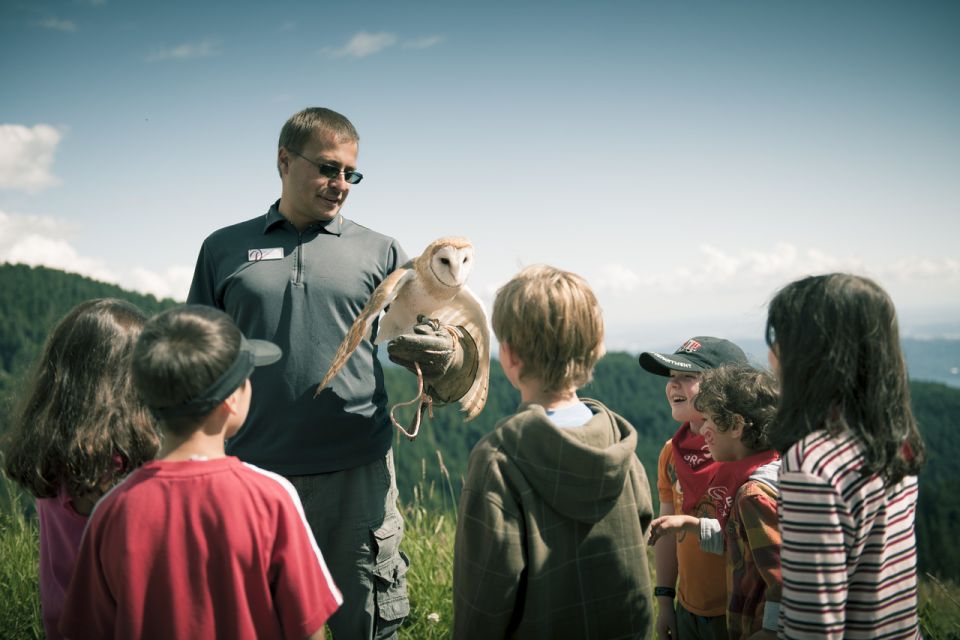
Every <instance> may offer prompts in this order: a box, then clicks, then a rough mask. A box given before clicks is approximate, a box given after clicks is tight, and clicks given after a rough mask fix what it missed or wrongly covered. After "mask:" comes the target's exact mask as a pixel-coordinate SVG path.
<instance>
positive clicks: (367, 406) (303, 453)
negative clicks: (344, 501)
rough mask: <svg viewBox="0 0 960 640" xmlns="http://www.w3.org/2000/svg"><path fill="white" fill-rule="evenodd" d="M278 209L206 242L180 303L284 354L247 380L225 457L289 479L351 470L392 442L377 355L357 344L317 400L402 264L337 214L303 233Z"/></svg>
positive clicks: (384, 240) (392, 245) (372, 235)
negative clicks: (221, 318) (334, 363)
mask: <svg viewBox="0 0 960 640" xmlns="http://www.w3.org/2000/svg"><path fill="white" fill-rule="evenodd" d="M279 202H280V201H279V200H278V201H277V202H276V203H274V205H273V206H272V207H270V210H269V211H267V213H266V214H265V215H261V216H257V217H256V218H254V219H253V220H248V221H246V222H241V223H239V224H235V225H232V226H229V227H224V228H223V229H220V230H218V231H215V232H214V233H213V234H211V235H210V236H209V237H208V238H207V239H206V240H205V241H204V242H203V246H202V247H201V248H200V256H199V258H198V259H197V268H196V271H195V272H194V275H193V283H192V284H191V285H190V294H189V295H188V296H187V302H189V303H193V304H207V305H211V306H214V307H217V308H218V309H223V310H224V311H226V312H227V313H228V314H229V315H230V316H231V317H232V318H233V319H234V320H235V321H236V323H237V325H238V326H239V327H240V330H241V331H243V333H244V335H245V336H247V337H248V338H262V339H266V340H270V341H272V342H275V343H276V344H278V345H279V346H280V348H281V349H283V358H281V359H280V361H279V362H277V363H276V364H273V365H270V366H266V367H258V368H257V369H256V371H255V372H254V373H253V376H252V377H251V381H252V382H253V400H252V402H251V405H250V415H249V417H248V418H247V421H246V423H245V424H244V426H243V428H242V429H241V430H240V432H239V433H238V434H237V435H236V436H234V437H233V438H231V439H230V441H229V442H228V443H227V452H228V453H230V454H231V455H236V456H238V457H239V458H240V459H241V460H244V461H246V462H250V463H252V464H255V465H257V466H260V467H263V468H265V469H269V470H271V471H275V472H277V473H281V474H283V475H288V476H293V475H309V474H315V473H325V472H329V471H339V470H342V469H352V468H354V467H357V466H360V465H363V464H367V463H369V462H372V461H373V460H376V459H377V458H379V457H382V456H383V455H384V454H385V453H386V452H387V450H388V449H389V448H390V443H391V439H392V435H393V433H392V430H391V428H390V422H389V418H388V415H387V408H386V404H387V396H386V391H385V389H384V385H383V372H382V370H381V368H380V363H379V362H378V361H377V356H376V352H377V350H376V347H374V345H373V344H372V343H371V342H370V341H367V340H363V341H361V343H360V346H359V347H358V348H357V350H356V351H355V352H354V353H353V355H352V356H351V358H350V359H349V360H348V361H347V363H346V365H345V366H344V368H343V369H341V371H340V373H338V374H337V377H336V378H335V379H334V381H333V383H332V384H331V386H330V387H328V388H327V389H325V390H324V391H323V392H322V393H321V394H320V396H318V397H316V398H315V397H314V392H315V391H316V388H317V385H318V384H319V382H320V379H321V378H322V377H323V374H324V373H326V370H327V367H328V365H329V364H330V362H331V360H333V356H334V353H336V350H337V347H338V346H339V345H340V341H341V340H342V339H343V337H344V336H345V335H346V333H347V331H348V330H349V329H350V326H351V325H352V324H353V321H354V319H355V318H356V317H357V316H358V315H359V314H360V311H361V310H362V309H363V306H364V304H366V302H367V300H368V299H369V298H370V296H371V294H372V293H373V290H374V289H376V287H377V285H379V284H380V283H381V282H382V281H383V279H384V278H386V277H387V275H389V274H390V272H392V271H393V270H394V269H396V268H397V267H398V266H401V265H403V264H405V263H406V262H407V256H406V254H405V253H404V252H403V249H401V248H400V245H399V244H398V243H397V241H396V240H394V239H393V238H389V237H387V236H384V235H381V234H379V233H376V232H374V231H371V230H370V229H367V228H366V227H363V226H361V225H358V224H356V223H354V222H351V221H350V220H347V219H345V218H344V217H343V215H342V214H341V215H338V216H337V217H336V218H334V219H333V220H331V221H330V222H329V223H325V224H315V225H311V226H310V227H308V228H307V229H306V230H304V231H303V233H300V232H298V231H297V229H296V228H295V227H294V226H293V225H292V224H290V223H289V222H288V221H287V220H286V219H285V218H284V217H283V216H282V215H280V212H279V210H278V209H277V207H278V205H279ZM376 329H377V326H376V324H375V325H374V335H376Z"/></svg>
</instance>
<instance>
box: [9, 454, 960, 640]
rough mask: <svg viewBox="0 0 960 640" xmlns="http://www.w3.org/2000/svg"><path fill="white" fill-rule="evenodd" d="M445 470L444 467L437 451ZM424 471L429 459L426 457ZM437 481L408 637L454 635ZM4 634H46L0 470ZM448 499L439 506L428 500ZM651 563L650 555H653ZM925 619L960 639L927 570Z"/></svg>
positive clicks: (423, 514)
mask: <svg viewBox="0 0 960 640" xmlns="http://www.w3.org/2000/svg"><path fill="white" fill-rule="evenodd" d="M438 462H439V464H440V465H441V473H443V471H445V469H444V468H443V466H442V465H443V461H442V459H440V458H439V456H438ZM423 470H424V475H423V476H422V477H423V478H425V477H426V473H425V471H426V462H424V463H423ZM444 484H445V485H446V486H443V487H437V486H435V485H434V484H433V483H427V482H426V481H425V480H422V481H421V483H420V484H419V485H418V486H417V487H416V488H415V490H414V492H413V499H412V500H411V501H410V502H408V503H406V504H403V505H401V509H402V511H403V516H404V520H405V528H406V531H405V533H404V538H403V545H402V546H403V550H404V552H405V553H406V554H407V555H408V556H409V557H410V570H409V572H408V573H407V585H408V589H409V593H410V615H409V616H408V617H407V619H406V620H405V621H404V623H403V626H402V627H401V628H400V633H399V636H400V638H402V639H405V640H433V639H434V638H449V637H450V636H451V633H452V628H453V627H452V623H453V541H454V535H455V532H456V508H455V501H454V496H453V491H452V489H451V487H450V483H449V479H448V478H446V482H445V483H444ZM0 485H2V486H0V640H5V639H7V638H9V639H11V640H14V639H15V640H24V639H27V640H29V639H34V638H35V639H40V638H43V625H42V622H41V620H40V596H39V591H38V588H37V558H38V538H37V521H36V517H35V516H33V515H30V516H27V515H25V514H26V513H28V509H27V507H28V506H29V497H27V496H25V495H24V494H23V493H22V492H21V491H19V489H17V488H16V486H15V485H14V484H13V483H11V482H9V481H7V479H6V478H5V477H3V476H0ZM438 503H439V504H442V505H443V506H442V507H440V508H437V507H429V506H427V505H436V504H438ZM651 566H652V558H651ZM920 624H921V629H922V631H923V636H924V638H927V640H960V586H958V585H956V584H954V583H952V582H949V581H942V580H939V579H937V578H936V577H935V576H931V575H925V576H922V577H921V582H920Z"/></svg>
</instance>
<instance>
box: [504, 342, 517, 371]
mask: <svg viewBox="0 0 960 640" xmlns="http://www.w3.org/2000/svg"><path fill="white" fill-rule="evenodd" d="M500 358H501V359H502V360H506V361H507V363H508V364H509V365H510V366H511V367H515V366H517V365H518V364H520V360H519V359H518V358H517V354H516V353H514V351H513V349H511V348H510V345H509V344H507V343H506V342H501V343H500Z"/></svg>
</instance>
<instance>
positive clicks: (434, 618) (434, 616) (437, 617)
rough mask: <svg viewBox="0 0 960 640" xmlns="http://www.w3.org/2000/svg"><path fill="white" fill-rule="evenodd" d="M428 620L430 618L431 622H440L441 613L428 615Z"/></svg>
mask: <svg viewBox="0 0 960 640" xmlns="http://www.w3.org/2000/svg"><path fill="white" fill-rule="evenodd" d="M427 620H429V621H430V622H440V614H439V613H431V614H430V615H428V616H427Z"/></svg>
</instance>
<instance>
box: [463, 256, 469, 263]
mask: <svg viewBox="0 0 960 640" xmlns="http://www.w3.org/2000/svg"><path fill="white" fill-rule="evenodd" d="M469 259H470V258H469V257H468V256H464V257H463V264H467V260H469Z"/></svg>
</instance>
